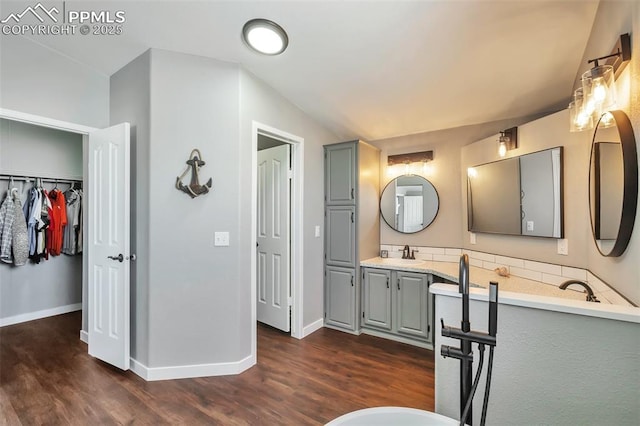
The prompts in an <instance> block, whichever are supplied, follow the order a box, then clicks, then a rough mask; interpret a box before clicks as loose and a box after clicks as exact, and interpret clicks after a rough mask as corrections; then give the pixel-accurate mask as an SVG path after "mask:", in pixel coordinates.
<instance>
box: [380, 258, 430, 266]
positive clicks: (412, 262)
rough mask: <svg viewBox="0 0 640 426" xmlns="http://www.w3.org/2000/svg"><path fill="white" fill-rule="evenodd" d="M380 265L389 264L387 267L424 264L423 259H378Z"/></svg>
mask: <svg viewBox="0 0 640 426" xmlns="http://www.w3.org/2000/svg"><path fill="white" fill-rule="evenodd" d="M380 262H381V263H385V264H389V265H419V264H421V263H424V262H425V261H424V260H423V259H396V258H386V259H380Z"/></svg>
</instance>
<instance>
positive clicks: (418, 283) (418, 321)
mask: <svg viewBox="0 0 640 426" xmlns="http://www.w3.org/2000/svg"><path fill="white" fill-rule="evenodd" d="M395 275H396V283H395V284H396V291H397V297H396V323H395V329H396V331H397V332H398V333H399V334H404V335H408V336H413V337H420V338H424V339H427V338H428V337H429V320H428V317H429V312H428V304H427V297H428V293H429V276H428V275H426V274H418V273H411V272H400V271H398V272H396V274H395Z"/></svg>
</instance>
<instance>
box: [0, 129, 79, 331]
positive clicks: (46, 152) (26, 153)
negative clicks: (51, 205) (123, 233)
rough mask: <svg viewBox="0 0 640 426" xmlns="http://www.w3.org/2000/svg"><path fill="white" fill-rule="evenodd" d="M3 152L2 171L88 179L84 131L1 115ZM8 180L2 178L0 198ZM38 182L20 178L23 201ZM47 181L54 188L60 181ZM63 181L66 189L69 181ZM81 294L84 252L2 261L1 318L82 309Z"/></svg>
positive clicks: (10, 319)
mask: <svg viewBox="0 0 640 426" xmlns="http://www.w3.org/2000/svg"><path fill="white" fill-rule="evenodd" d="M0 152H1V153H2V155H0V174H12V173H13V174H22V175H27V176H30V175H37V176H43V177H51V178H67V179H82V136H80V135H76V134H70V133H66V132H61V131H59V130H52V129H46V128H43V127H37V126H33V125H30V124H24V123H19V122H15V121H10V120H0ZM7 183H8V181H7V180H0V199H4V196H5V193H6V188H7V187H6V185H7ZM32 186H33V183H18V182H17V181H16V187H17V188H18V189H20V190H21V191H20V195H21V201H22V204H23V205H24V203H25V201H26V199H27V197H28V193H29V190H30V189H31V187H32ZM44 187H45V188H46V189H48V190H51V189H53V187H54V184H53V183H45V184H44ZM58 187H59V189H61V190H62V191H64V190H66V189H67V188H69V185H67V184H60V185H59V186H58ZM81 298H82V255H78V256H68V255H65V254H62V255H60V256H49V260H42V261H41V262H40V263H38V264H35V263H32V262H31V261H28V262H27V264H26V265H23V266H13V265H10V264H6V263H0V323H13V322H16V321H18V322H19V321H24V320H28V319H32V317H33V316H41V315H42V314H36V313H37V312H39V311H52V310H53V311H55V312H58V313H59V312H62V311H67V312H68V311H70V310H77V309H78V306H75V305H79V304H80V303H81ZM72 305H73V306H72ZM58 309H62V311H56V310H58Z"/></svg>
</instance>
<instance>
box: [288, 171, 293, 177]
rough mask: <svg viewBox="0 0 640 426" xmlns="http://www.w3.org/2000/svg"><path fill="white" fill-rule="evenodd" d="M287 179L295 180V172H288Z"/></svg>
mask: <svg viewBox="0 0 640 426" xmlns="http://www.w3.org/2000/svg"><path fill="white" fill-rule="evenodd" d="M287 178H289V179H293V170H291V169H289V170H287Z"/></svg>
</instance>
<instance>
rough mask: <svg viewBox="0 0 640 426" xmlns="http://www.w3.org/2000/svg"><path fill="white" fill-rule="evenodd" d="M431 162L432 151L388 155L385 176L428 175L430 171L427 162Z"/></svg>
mask: <svg viewBox="0 0 640 426" xmlns="http://www.w3.org/2000/svg"><path fill="white" fill-rule="evenodd" d="M431 161H433V151H421V152H412V153H410V154H398V155H389V156H388V157H387V174H388V175H389V176H400V175H411V174H419V175H430V174H431V172H432V170H431V167H430V165H429V162H431Z"/></svg>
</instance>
